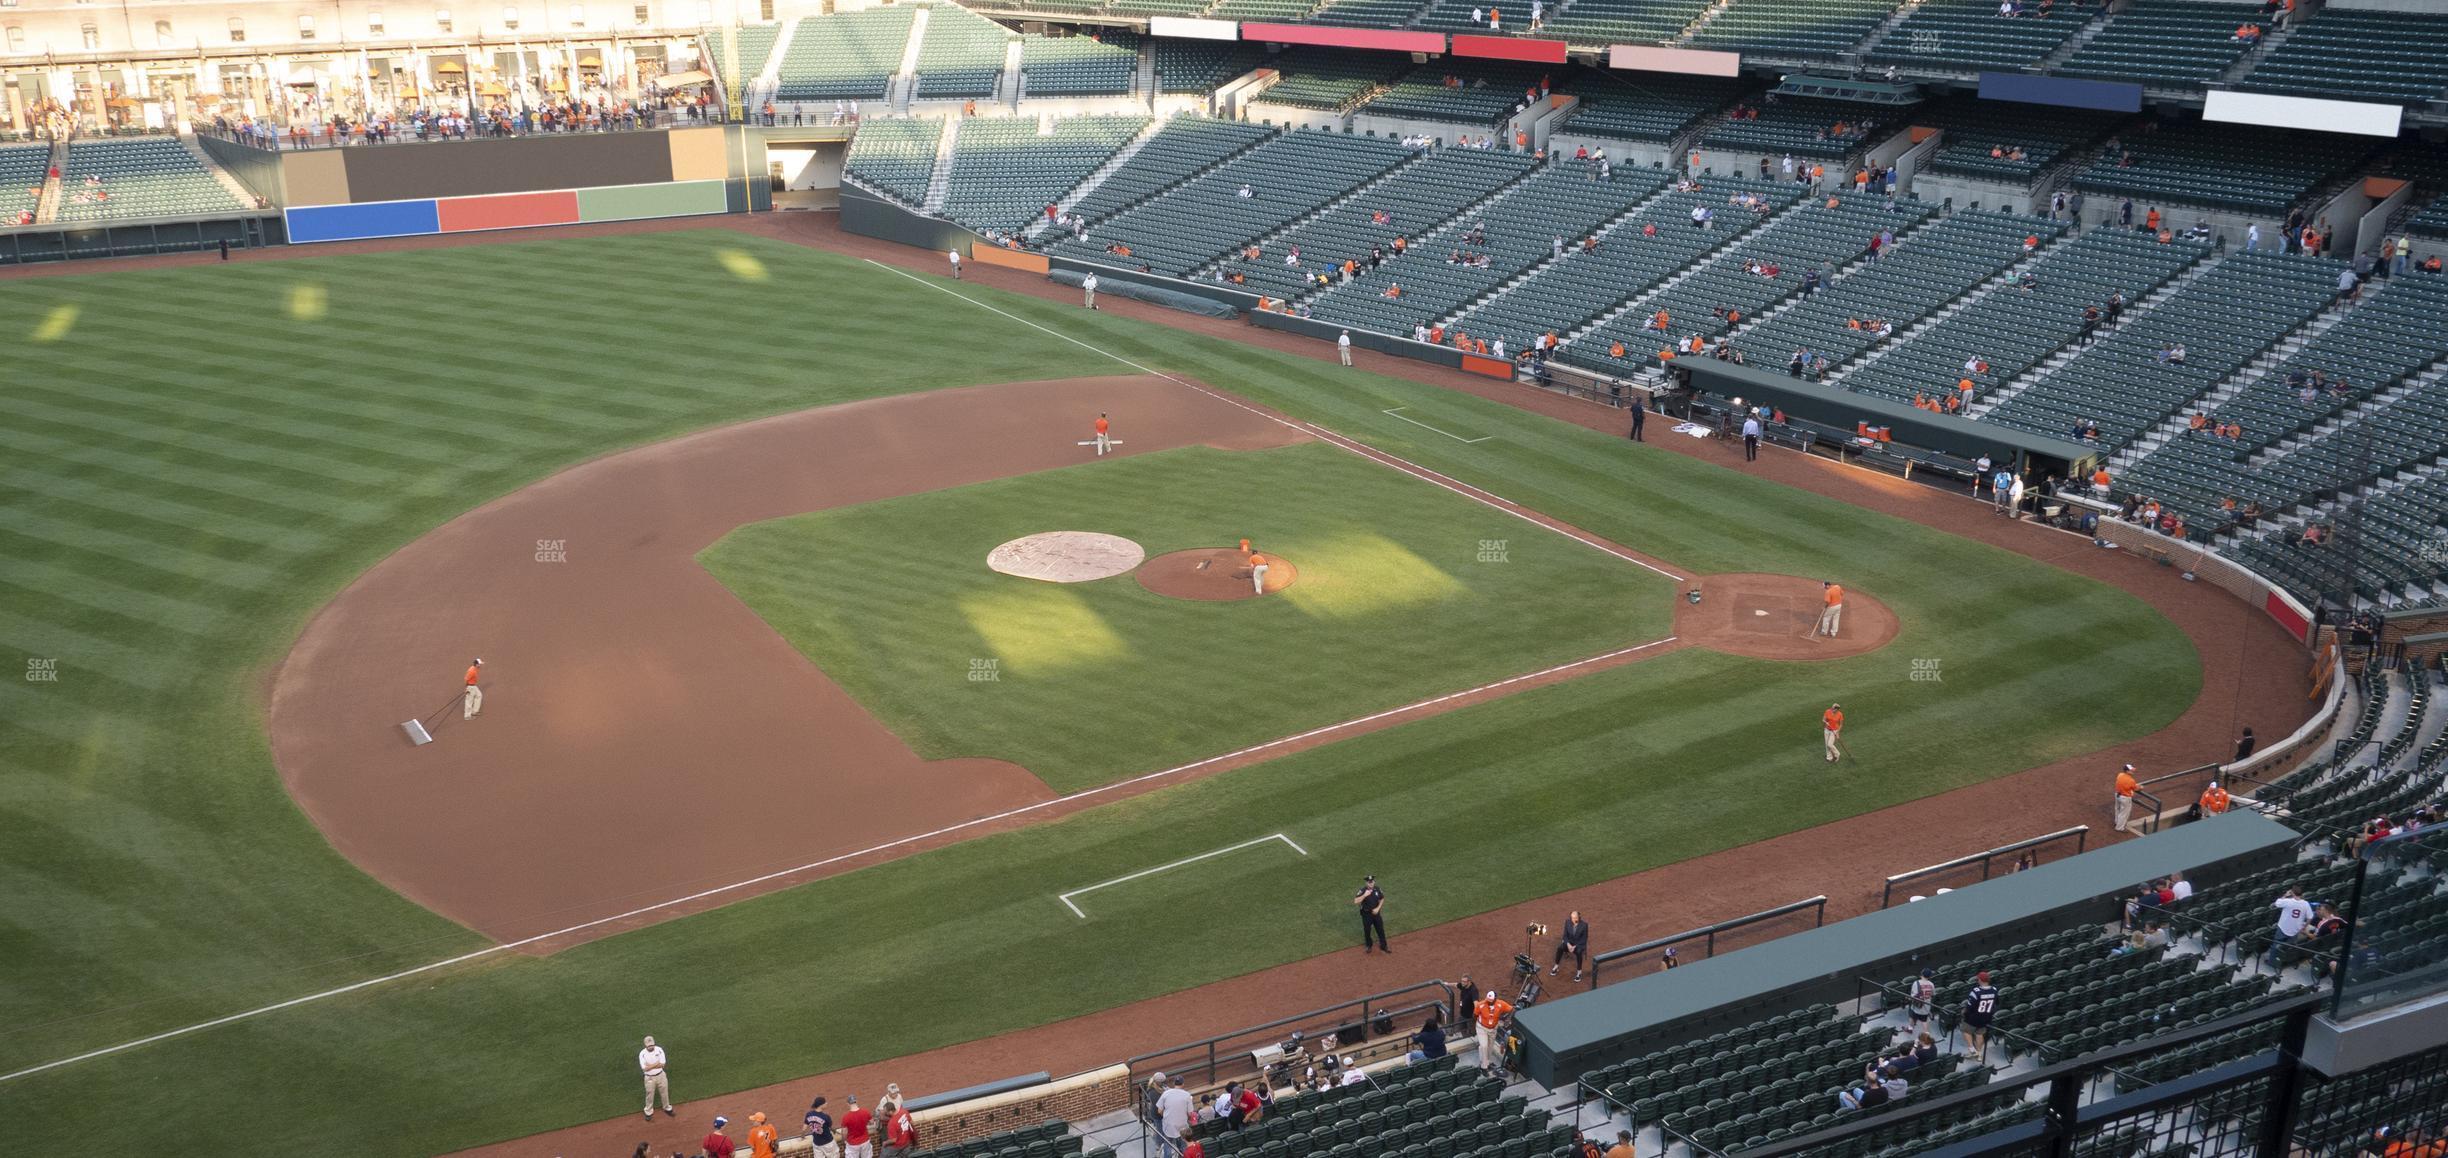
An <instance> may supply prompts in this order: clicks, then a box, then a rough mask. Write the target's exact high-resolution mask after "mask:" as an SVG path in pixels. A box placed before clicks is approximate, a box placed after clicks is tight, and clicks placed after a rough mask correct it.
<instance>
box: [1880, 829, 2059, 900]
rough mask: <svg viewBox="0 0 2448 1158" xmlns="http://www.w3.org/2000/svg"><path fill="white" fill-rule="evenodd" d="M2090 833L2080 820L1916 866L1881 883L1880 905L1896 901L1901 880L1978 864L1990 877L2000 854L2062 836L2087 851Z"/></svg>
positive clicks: (2029, 849) (1984, 876)
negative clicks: (2004, 842)
mask: <svg viewBox="0 0 2448 1158" xmlns="http://www.w3.org/2000/svg"><path fill="white" fill-rule="evenodd" d="M2090 837H2091V826H2090V825H2088V824H2077V825H2075V826H2074V827H2072V828H2061V829H2058V830H2057V831H2055V832H2052V833H2049V834H2047V835H2045V836H2035V837H2032V838H2030V839H2028V840H2018V841H2016V842H2014V843H2013V844H2001V845H1999V846H1997V847H1996V848H1992V849H1986V850H1983V851H1981V852H1976V853H1972V854H1970V855H1968V856H1959V857H1956V858H1955V859H1953V860H1948V861H1940V862H1938V863H1937V864H1934V865H1929V866H1926V867H1923V868H1917V869H1913V870H1912V871H1910V872H1900V873H1897V874H1895V875H1894V876H1891V877H1888V878H1887V881H1886V883H1885V884H1884V885H1882V886H1881V887H1880V889H1879V907H1880V908H1882V909H1884V908H1886V907H1887V906H1888V905H1890V904H1893V903H1894V902H1895V890H1896V886H1897V885H1900V884H1906V883H1909V882H1912V881H1918V880H1926V879H1928V878H1930V877H1935V876H1941V875H1944V874H1946V873H1950V872H1954V871H1956V870H1958V869H1966V868H1971V867H1974V866H1978V867H1979V868H1980V879H1982V880H1984V881H1985V880H1988V879H1989V876H1990V871H1991V869H1992V868H1993V867H1994V866H1995V865H1996V863H1997V859H1998V858H1999V857H2002V856H2008V855H2011V854H2014V853H2021V852H2036V850H2038V849H2042V848H2046V847H2048V846H2049V845H2052V844H2055V843H2057V842H2058V841H2061V840H2071V841H2073V842H2074V852H2075V854H2076V855H2078V856H2079V855H2081V853H2082V851H2083V847H2084V845H2085V844H2086V843H2088V842H2089V840H2090ZM2017 863H2020V858H2018V859H2017Z"/></svg>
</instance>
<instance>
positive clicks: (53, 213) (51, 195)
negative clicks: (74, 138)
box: [34, 137, 68, 224]
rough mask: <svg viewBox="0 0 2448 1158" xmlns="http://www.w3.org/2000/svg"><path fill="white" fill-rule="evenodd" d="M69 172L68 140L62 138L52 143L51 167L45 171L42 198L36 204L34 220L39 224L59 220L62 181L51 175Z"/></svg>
mask: <svg viewBox="0 0 2448 1158" xmlns="http://www.w3.org/2000/svg"><path fill="white" fill-rule="evenodd" d="M67 171H68V139H67V138H66V137H61V138H58V139H56V140H54V141H52V142H51V160H50V162H49V167H48V168H46V169H45V170H44V171H43V183H42V196H41V197H40V198H39V199H37V200H36V201H35V203H34V220H35V222H36V223H37V224H42V223H47V222H53V221H57V220H59V207H60V179H59V178H58V177H54V176H51V174H53V173H65V172H67Z"/></svg>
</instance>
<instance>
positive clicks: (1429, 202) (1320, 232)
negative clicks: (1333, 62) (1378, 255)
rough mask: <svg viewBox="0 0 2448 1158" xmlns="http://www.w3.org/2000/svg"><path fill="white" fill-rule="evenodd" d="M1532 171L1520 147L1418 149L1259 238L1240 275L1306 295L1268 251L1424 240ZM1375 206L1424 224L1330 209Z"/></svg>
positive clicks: (1356, 252) (1231, 263) (1357, 251)
mask: <svg viewBox="0 0 2448 1158" xmlns="http://www.w3.org/2000/svg"><path fill="white" fill-rule="evenodd" d="M1535 172H1537V170H1536V169H1534V168H1532V167H1531V164H1530V160H1529V158H1527V157H1524V156H1522V155H1521V154H1518V153H1495V152H1480V151H1478V150H1474V149H1454V148H1444V149H1428V150H1422V151H1421V152H1420V153H1419V154H1418V155H1417V156H1416V157H1413V158H1412V159H1410V160H1408V161H1405V162H1403V163H1402V164H1401V165H1399V166H1396V167H1395V168H1394V169H1391V170H1389V171H1388V172H1387V173H1386V174H1385V176H1383V177H1380V178H1378V179H1377V180H1375V181H1372V182H1370V183H1368V184H1367V185H1364V186H1362V187H1361V188H1359V189H1357V190H1354V191H1353V192H1351V193H1349V194H1347V195H1345V196H1343V197H1339V198H1336V199H1335V201H1333V202H1332V203H1330V204H1328V205H1325V206H1323V207H1321V208H1320V209H1318V211H1317V212H1314V213H1310V214H1306V215H1304V216H1302V217H1301V218H1300V220H1298V221H1295V222H1293V223H1291V224H1290V225H1288V226H1285V227H1284V228H1282V229H1278V230H1275V231H1274V232H1272V233H1269V234H1268V235H1266V236H1265V237H1263V238H1261V239H1259V240H1258V242H1257V243H1256V244H1257V245H1258V247H1259V249H1260V251H1261V254H1262V256H1261V259H1260V261H1259V262H1258V263H1257V264H1256V265H1255V266H1253V267H1250V268H1249V270H1248V271H1247V272H1246V274H1245V276H1247V277H1248V278H1249V282H1250V285H1251V287H1252V288H1255V289H1273V290H1275V291H1277V292H1278V293H1281V294H1283V295H1285V296H1289V297H1293V298H1298V297H1304V296H1307V295H1309V294H1311V293H1314V292H1316V291H1315V289H1314V287H1303V286H1301V285H1300V283H1299V282H1298V280H1297V277H1296V276H1286V275H1283V274H1281V273H1280V272H1278V271H1280V270H1281V269H1283V268H1284V267H1283V266H1282V265H1281V264H1280V258H1275V257H1273V254H1275V253H1280V252H1283V251H1284V250H1286V249H1287V248H1288V247H1289V246H1292V245H1299V246H1301V247H1302V248H1304V249H1308V250H1318V252H1317V253H1316V257H1317V258H1319V259H1320V260H1323V261H1326V262H1328V263H1332V262H1335V261H1336V260H1338V259H1341V258H1352V259H1357V258H1359V257H1360V256H1361V250H1362V248H1363V247H1364V246H1367V245H1373V244H1377V242H1374V241H1365V240H1363V239H1364V238H1369V237H1385V238H1389V239H1390V238H1391V237H1392V236H1394V235H1397V234H1399V235H1401V236H1403V237H1406V238H1410V239H1412V240H1413V241H1415V242H1417V243H1420V244H1427V242H1428V239H1429V238H1432V237H1434V236H1436V235H1438V234H1439V233H1441V232H1442V231H1443V230H1445V229H1446V228H1447V226H1448V225H1450V224H1451V223H1453V222H1454V221H1455V220H1456V219H1457V218H1459V217H1460V216H1461V215H1462V214H1465V213H1468V212H1470V211H1471V210H1472V209H1473V208H1474V207H1475V206H1478V205H1480V204H1482V203H1484V202H1486V201H1488V200H1490V199H1492V198H1495V197H1498V196H1500V195H1502V194H1503V193H1505V192H1506V191H1507V190H1510V189H1511V188H1513V187H1514V186H1515V185H1518V184H1520V183H1521V182H1522V181H1524V180H1527V179H1528V178H1529V177H1530V176H1531V174H1533V173H1535ZM1380 208H1382V209H1385V210H1386V211H1387V212H1389V213H1391V214H1398V215H1400V216H1401V217H1404V218H1407V217H1410V216H1411V215H1413V214H1419V215H1422V216H1423V217H1424V225H1423V226H1422V227H1420V228H1413V227H1412V226H1411V225H1410V224H1405V223H1404V222H1403V221H1402V220H1399V219H1398V220H1397V221H1395V222H1393V223H1391V224H1388V225H1385V226H1371V225H1368V224H1366V223H1365V222H1363V221H1359V220H1356V219H1355V220H1340V219H1336V215H1337V214H1339V213H1341V212H1342V211H1343V210H1345V209H1357V210H1358V214H1365V213H1366V211H1367V210H1370V209H1380ZM1414 224H1417V223H1414ZM1321 247H1322V248H1321ZM1239 260H1240V259H1239V257H1238V256H1237V255H1235V254H1226V255H1225V256H1224V257H1222V258H1220V259H1218V260H1217V261H1215V262H1213V263H1211V264H1209V265H1208V266H1207V267H1206V268H1205V269H1203V270H1201V271H1200V272H1201V274H1205V275H1212V274H1214V273H1216V272H1218V271H1222V272H1226V273H1229V272H1231V270H1232V269H1233V268H1234V267H1235V263H1236V262H1238V261H1239ZM1313 268H1314V267H1313Z"/></svg>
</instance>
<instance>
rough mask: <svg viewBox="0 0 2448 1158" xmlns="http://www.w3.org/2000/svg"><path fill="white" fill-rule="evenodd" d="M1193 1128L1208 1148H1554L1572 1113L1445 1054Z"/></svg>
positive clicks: (1449, 1157) (1566, 1138) (1445, 1152)
mask: <svg viewBox="0 0 2448 1158" xmlns="http://www.w3.org/2000/svg"><path fill="white" fill-rule="evenodd" d="M1198 1137H1199V1144H1200V1146H1201V1147H1203V1148H1204V1149H1205V1150H1206V1152H1207V1153H1208V1154H1209V1155H1211V1156H1212V1158H1259V1156H1263V1158H1329V1156H1332V1155H1339V1156H1341V1158H1360V1156H1363V1155H1404V1154H1407V1155H1411V1156H1412V1158H1429V1156H1430V1155H1440V1156H1444V1158H1532V1156H1534V1155H1535V1156H1537V1158H1552V1156H1554V1155H1560V1154H1562V1153H1564V1152H1565V1149H1566V1147H1567V1146H1569V1145H1570V1143H1571V1141H1572V1122H1571V1120H1570V1118H1569V1116H1568V1117H1567V1118H1565V1119H1563V1120H1551V1119H1550V1115H1549V1112H1548V1111H1547V1110H1546V1109H1545V1108H1543V1107H1532V1106H1530V1105H1528V1104H1527V1103H1526V1102H1525V1101H1524V1100H1523V1099H1521V1098H1519V1097H1511V1098H1508V1097H1505V1096H1504V1083H1503V1082H1501V1081H1499V1080H1497V1079H1495V1078H1493V1077H1489V1076H1486V1075H1483V1074H1481V1073H1479V1072H1478V1071H1477V1070H1468V1069H1463V1068H1460V1067H1459V1066H1457V1065H1456V1064H1455V1059H1454V1056H1453V1055H1451V1054H1448V1055H1446V1056H1444V1057H1441V1058H1437V1059H1434V1060H1432V1061H1425V1062H1416V1063H1413V1064H1411V1065H1407V1066H1400V1067H1396V1068H1394V1069H1390V1070H1384V1071H1381V1072H1379V1073H1378V1074H1376V1075H1374V1076H1373V1077H1372V1078H1371V1079H1370V1080H1369V1081H1367V1082H1364V1083H1361V1084H1358V1085H1349V1086H1339V1087H1334V1088H1331V1089H1324V1090H1315V1091H1311V1092H1308V1093H1303V1094H1299V1095H1296V1096H1292V1097H1280V1098H1278V1099H1276V1102H1275V1108H1274V1110H1273V1111H1272V1112H1270V1113H1268V1114H1267V1115H1266V1116H1265V1117H1264V1118H1261V1119H1260V1120H1259V1121H1258V1123H1257V1124H1256V1125H1253V1126H1250V1127H1248V1128H1247V1129H1243V1130H1239V1131H1233V1130H1227V1129H1224V1128H1223V1127H1221V1126H1218V1125H1213V1124H1210V1125H1207V1126H1203V1127H1201V1128H1200V1131H1199V1134H1198Z"/></svg>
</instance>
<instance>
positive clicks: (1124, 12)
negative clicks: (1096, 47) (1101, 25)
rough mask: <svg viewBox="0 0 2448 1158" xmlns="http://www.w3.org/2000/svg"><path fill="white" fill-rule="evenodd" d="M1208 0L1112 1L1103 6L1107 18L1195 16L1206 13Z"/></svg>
mask: <svg viewBox="0 0 2448 1158" xmlns="http://www.w3.org/2000/svg"><path fill="white" fill-rule="evenodd" d="M1208 3H1209V0H1113V3H1111V4H1108V5H1106V6H1105V13H1106V14H1107V15H1109V16H1197V15H1199V14H1201V13H1204V12H1205V11H1207V5H1208Z"/></svg>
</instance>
